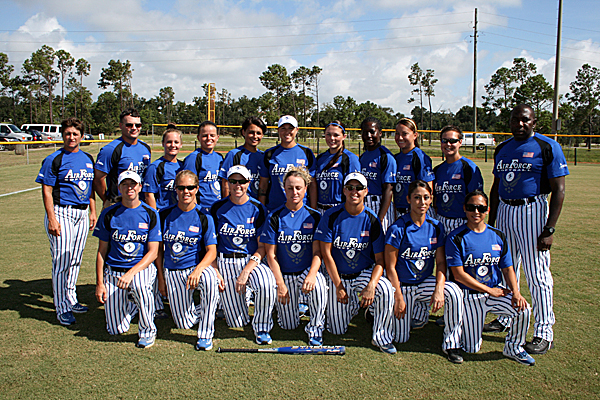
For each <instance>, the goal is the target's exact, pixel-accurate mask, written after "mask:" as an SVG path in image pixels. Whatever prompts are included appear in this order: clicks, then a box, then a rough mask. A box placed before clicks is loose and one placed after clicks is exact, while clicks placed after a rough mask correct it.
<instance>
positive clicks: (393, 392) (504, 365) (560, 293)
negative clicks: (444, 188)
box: [0, 145, 600, 399]
mask: <svg viewBox="0 0 600 400" xmlns="http://www.w3.org/2000/svg"><path fill="white" fill-rule="evenodd" d="M87 149H89V150H90V152H95V151H97V149H96V150H95V145H92V146H90V147H88V148H87ZM49 152H50V150H39V151H32V152H31V153H35V155H31V154H30V156H31V158H32V163H31V164H30V165H23V164H20V163H12V164H11V162H10V158H9V154H8V153H6V152H5V153H6V154H2V155H1V156H0V182H2V186H1V187H0V194H4V193H9V192H13V191H17V190H22V189H27V188H32V187H35V186H37V185H36V184H35V183H34V179H35V177H36V174H37V172H38V169H39V165H40V164H39V163H40V162H41V159H42V158H43V156H45V155H47V154H48V153H49ZM156 156H158V154H156ZM12 157H16V156H14V155H13V156H12ZM33 158H36V160H35V162H33ZM439 161H440V160H439V159H434V164H437V163H438V162H439ZM478 164H479V166H480V167H481V169H482V171H483V173H484V179H485V182H486V185H485V186H486V189H489V186H490V184H491V167H492V163H490V162H488V163H484V162H483V161H479V162H478ZM569 167H570V170H571V175H570V176H569V177H568V178H567V197H566V201H565V206H564V209H563V213H562V215H561V218H560V221H559V224H558V226H557V233H556V235H555V244H554V246H553V247H552V257H553V260H552V270H553V274H554V281H555V303H556V305H555V312H556V317H557V324H556V325H555V339H556V348H555V349H554V350H552V351H550V352H549V353H548V354H546V355H544V356H536V361H537V362H536V365H535V366H534V367H525V366H522V365H520V364H517V363H516V362H514V361H511V360H509V359H506V358H504V357H503V356H502V347H503V337H504V334H484V337H483V339H484V342H483V346H482V350H481V352H480V353H479V354H476V355H465V362H464V364H462V365H454V364H451V363H449V362H448V361H446V358H445V356H444V355H443V354H442V352H441V348H440V345H441V340H442V330H441V329H440V328H439V327H437V326H436V325H435V324H433V323H432V322H431V323H429V324H428V325H427V326H426V327H425V328H424V329H422V330H419V331H415V332H413V333H412V336H411V339H410V341H409V342H408V343H406V344H402V345H398V346H397V347H398V354H397V355H395V356H389V355H386V354H383V353H381V352H379V351H378V350H377V349H375V348H374V347H372V346H371V344H370V327H369V325H368V324H367V323H366V322H365V320H364V318H363V317H362V315H359V316H357V317H356V318H355V319H354V320H353V322H352V324H351V326H350V328H349V330H348V333H347V334H346V335H344V336H341V337H337V336H333V335H330V334H328V333H326V334H325V336H324V339H325V344H329V345H338V344H339V345H345V346H346V348H347V354H346V355H345V356H343V357H339V356H286V355H274V354H260V355H259V354H217V353H216V352H214V351H210V352H196V351H194V346H193V345H194V343H195V340H196V335H195V332H194V331H192V330H179V329H176V328H175V326H174V324H173V322H172V321H170V320H169V321H158V323H157V326H158V339H157V343H156V345H155V346H154V347H152V348H150V349H147V350H141V349H137V348H135V346H134V343H135V341H136V339H137V319H136V320H134V321H135V323H134V324H133V325H132V328H131V330H130V332H128V333H127V334H125V335H121V336H117V337H111V336H109V335H108V334H107V333H106V329H105V323H104V309H103V307H100V305H99V304H98V303H97V302H96V300H95V298H94V288H95V277H94V267H93V265H94V256H95V250H96V246H97V240H96V239H94V238H90V240H89V242H88V246H87V248H86V250H85V254H84V260H83V266H82V270H81V274H80V276H79V282H78V293H79V298H80V300H81V302H82V303H84V304H87V305H89V306H90V312H89V313H87V314H80V315H77V324H76V325H74V326H73V327H72V328H66V327H63V326H60V325H59V324H58V322H57V320H56V315H55V312H54V307H53V303H52V288H51V274H50V270H51V263H50V253H49V247H48V240H47V237H46V234H45V232H44V228H43V219H44V211H43V207H42V202H41V194H40V191H39V190H34V191H30V192H25V193H20V194H16V195H10V196H5V197H0V221H2V222H1V225H0V238H1V240H0V338H1V340H2V347H1V349H0V398H61V399H62V398H83V397H87V398H124V399H129V398H159V397H161V398H188V397H196V398H231V399H253V398H293V399H295V398H305V399H348V398H355V399H363V398H367V399H376V398H378V399H380V398H411V399H429V398H446V399H447V398H464V399H479V398H490V399H492V398H494V399H513V398H515V399H516V398H526V397H528V398H545V399H558V398H580V399H592V398H598V397H599V396H600V377H599V376H598V373H599V372H600V346H599V345H598V340H597V336H598V333H597V332H598V331H597V327H598V326H600V318H599V317H600V311H599V310H598V299H599V283H600V282H599V279H598V276H599V274H598V271H599V270H600V262H599V261H598V256H597V249H598V248H599V245H600V235H598V229H597V227H596V224H597V221H598V220H599V219H600V208H599V207H598V200H597V199H598V198H599V197H600V185H598V184H593V182H598V178H597V177H598V174H599V173H600V166H598V165H578V166H573V165H572V164H571V165H570V166H569ZM522 281H523V282H524V278H523V279H522ZM523 293H524V294H526V297H527V298H528V299H529V291H528V290H527V288H526V287H523ZM435 318H436V316H431V320H432V321H433V320H434V319H435ZM305 323H306V321H304V322H303V324H302V325H304V324H305ZM272 336H273V339H274V341H273V346H289V345H303V344H305V340H306V334H305V333H304V331H303V329H302V327H301V328H298V329H297V330H295V331H283V330H281V329H279V328H278V327H277V326H276V327H275V328H274V329H273V331H272ZM528 338H529V339H530V338H531V331H530V334H529V336H528ZM218 346H222V347H252V348H254V347H257V346H256V344H255V343H254V336H253V333H252V330H251V328H249V327H247V328H245V329H230V328H228V327H227V326H226V324H225V323H224V321H217V323H216V333H215V348H217V347H218Z"/></svg>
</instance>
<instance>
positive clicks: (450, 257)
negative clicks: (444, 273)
mask: <svg viewBox="0 0 600 400" xmlns="http://www.w3.org/2000/svg"><path fill="white" fill-rule="evenodd" d="M452 238H454V236H449V237H448V240H447V241H446V247H445V250H446V264H448V267H462V265H463V260H462V255H461V254H460V251H459V249H458V247H457V246H456V244H455V243H454V241H453V240H452Z"/></svg>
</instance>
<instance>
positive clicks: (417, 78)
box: [408, 63, 423, 127]
mask: <svg viewBox="0 0 600 400" xmlns="http://www.w3.org/2000/svg"><path fill="white" fill-rule="evenodd" d="M408 82H410V84H411V86H415V88H414V89H413V90H412V91H411V92H410V94H418V95H419V104H420V107H419V109H420V110H421V125H420V126H421V127H423V70H422V69H421V67H419V63H414V64H413V65H412V66H411V67H410V75H408ZM414 101H415V99H414V97H411V98H410V99H408V104H410V103H413V102H414Z"/></svg>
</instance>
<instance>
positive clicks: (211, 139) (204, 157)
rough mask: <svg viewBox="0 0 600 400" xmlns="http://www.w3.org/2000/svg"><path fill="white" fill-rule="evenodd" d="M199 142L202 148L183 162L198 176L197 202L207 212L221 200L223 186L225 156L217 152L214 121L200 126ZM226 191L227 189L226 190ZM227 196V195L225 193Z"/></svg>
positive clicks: (225, 194) (185, 166) (186, 167)
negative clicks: (222, 173) (220, 180)
mask: <svg viewBox="0 0 600 400" xmlns="http://www.w3.org/2000/svg"><path fill="white" fill-rule="evenodd" d="M198 141H199V142H200V148H199V149H196V150H194V151H193V152H191V153H190V154H189V155H188V156H187V157H186V158H185V160H183V169H187V170H188V171H192V172H193V173H195V174H196V175H197V176H198V179H199V180H200V186H199V188H198V195H197V196H196V200H197V201H198V205H199V206H200V207H202V208H204V210H205V211H208V210H210V207H211V206H212V205H213V204H215V202H216V201H218V200H220V199H221V193H222V192H221V184H220V183H219V169H221V164H223V156H222V155H221V154H219V153H217V152H216V151H215V147H216V146H217V142H218V141H219V134H218V133H217V125H215V123H214V122H212V121H204V122H202V123H201V124H200V125H199V126H198ZM224 190H226V189H224ZM223 194H224V196H223V197H225V196H227V193H226V192H224V193H223Z"/></svg>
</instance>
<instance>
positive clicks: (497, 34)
mask: <svg viewBox="0 0 600 400" xmlns="http://www.w3.org/2000/svg"><path fill="white" fill-rule="evenodd" d="M485 33H486V34H489V35H494V36H501V37H505V38H508V39H515V40H521V41H523V42H530V43H535V44H543V45H545V46H552V47H554V46H555V45H554V44H551V43H543V42H536V41H535V40H528V39H523V38H516V37H513V36H507V35H501V34H499V33H494V32H485ZM562 48H563V49H569V50H575V51H583V52H585V53H594V54H600V52H598V51H592V50H582V49H576V48H575V47H566V46H562Z"/></svg>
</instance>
